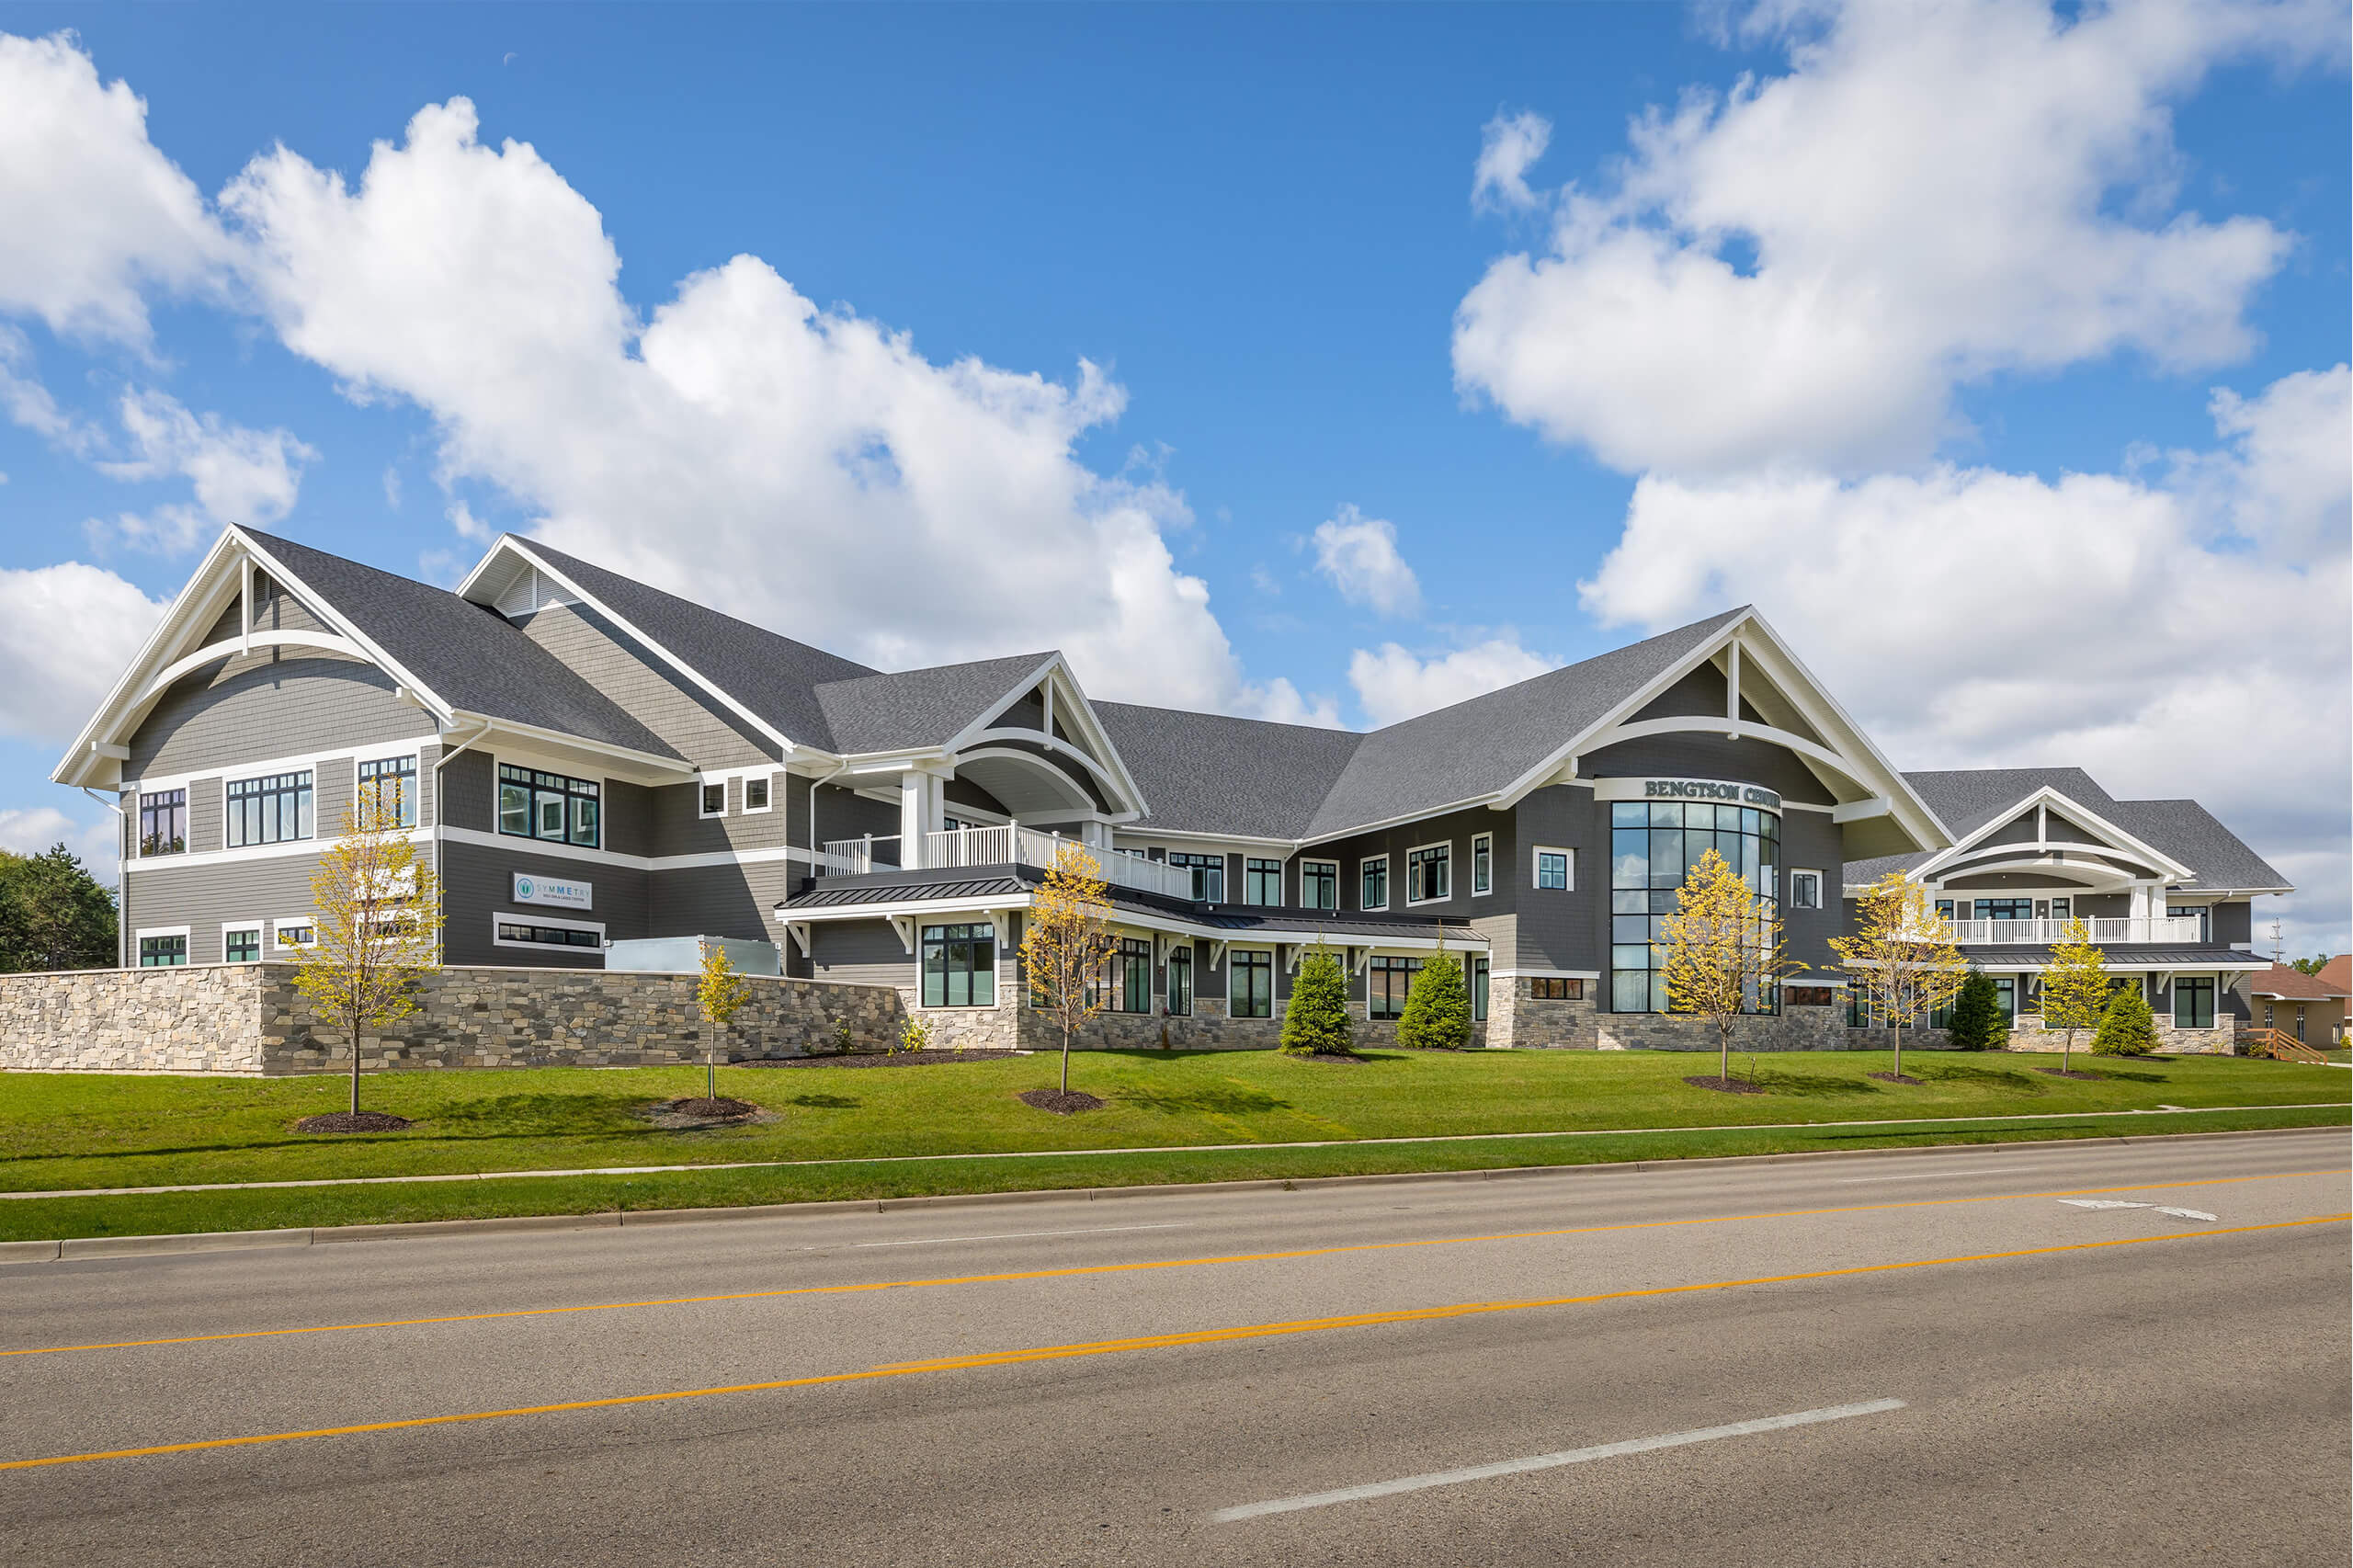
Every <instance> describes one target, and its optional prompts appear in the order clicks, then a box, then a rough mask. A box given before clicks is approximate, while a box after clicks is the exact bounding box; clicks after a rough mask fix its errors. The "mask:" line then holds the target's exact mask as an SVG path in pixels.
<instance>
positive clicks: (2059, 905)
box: [2051, 898, 2075, 920]
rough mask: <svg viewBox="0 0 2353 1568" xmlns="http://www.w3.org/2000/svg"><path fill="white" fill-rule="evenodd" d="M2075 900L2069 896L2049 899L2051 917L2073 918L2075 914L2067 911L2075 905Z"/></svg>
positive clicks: (2058, 918)
mask: <svg viewBox="0 0 2353 1568" xmlns="http://www.w3.org/2000/svg"><path fill="white" fill-rule="evenodd" d="M2074 907H2075V900H2074V899H2071V898H2054V899H2052V901H2051V918H2052V919H2053V920H2072V919H2074V918H2075V916H2074V915H2071V914H2069V913H2068V911H2070V910H2071V909H2073V908H2074Z"/></svg>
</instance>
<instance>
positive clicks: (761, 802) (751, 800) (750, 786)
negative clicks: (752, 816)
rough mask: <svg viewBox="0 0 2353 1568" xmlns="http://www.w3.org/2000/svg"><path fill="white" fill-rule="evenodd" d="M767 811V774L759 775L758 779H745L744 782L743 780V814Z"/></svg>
mask: <svg viewBox="0 0 2353 1568" xmlns="http://www.w3.org/2000/svg"><path fill="white" fill-rule="evenodd" d="M767 809H768V776H767V774H765V773H763V774H761V775H760V776H759V777H758V778H746V779H745V780H744V810H745V812H746V813H747V814H748V813H749V812H764V811H767Z"/></svg>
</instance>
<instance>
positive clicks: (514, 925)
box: [278, 915, 605, 948]
mask: <svg viewBox="0 0 2353 1568" xmlns="http://www.w3.org/2000/svg"><path fill="white" fill-rule="evenodd" d="M278 937H279V939H280V940H283V939H284V937H285V933H284V932H282V931H281V932H279V933H278ZM491 939H492V940H493V941H494V942H496V943H497V944H498V946H500V947H502V948H601V947H603V946H604V945H605V932H604V927H602V926H549V925H545V924H542V923H540V922H539V921H531V920H510V919H508V918H506V916H504V915H501V916H499V918H498V920H497V923H496V928H495V930H494V932H493V934H492V938H491Z"/></svg>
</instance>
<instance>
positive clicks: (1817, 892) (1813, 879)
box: [1790, 871, 1822, 909]
mask: <svg viewBox="0 0 2353 1568" xmlns="http://www.w3.org/2000/svg"><path fill="white" fill-rule="evenodd" d="M1821 907H1822V873H1821V872H1820V871H1791V872H1790V908H1791V909H1820V908H1821Z"/></svg>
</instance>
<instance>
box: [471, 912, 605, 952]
mask: <svg viewBox="0 0 2353 1568" xmlns="http://www.w3.org/2000/svg"><path fill="white" fill-rule="evenodd" d="M502 922H512V923H513V924H515V925H517V926H556V927H558V928H559V929H561V930H565V931H594V932H596V933H597V945H596V946H595V947H593V948H558V947H553V946H551V945H550V944H548V943H546V942H517V941H510V940H509V939H507V938H506V937H502V936H500V935H499V934H498V927H499V926H500V924H501V923H502ZM490 945H491V946H492V947H494V948H520V949H523V950H524V951H526V952H533V953H601V952H603V951H604V949H605V923H604V922H603V921H601V920H559V919H557V918H556V917H555V916H554V915H541V914H539V913H538V912H536V911H524V910H518V909H506V910H500V911H498V912H497V913H496V914H494V915H492V916H491V917H490Z"/></svg>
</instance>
